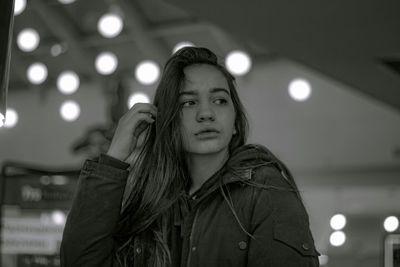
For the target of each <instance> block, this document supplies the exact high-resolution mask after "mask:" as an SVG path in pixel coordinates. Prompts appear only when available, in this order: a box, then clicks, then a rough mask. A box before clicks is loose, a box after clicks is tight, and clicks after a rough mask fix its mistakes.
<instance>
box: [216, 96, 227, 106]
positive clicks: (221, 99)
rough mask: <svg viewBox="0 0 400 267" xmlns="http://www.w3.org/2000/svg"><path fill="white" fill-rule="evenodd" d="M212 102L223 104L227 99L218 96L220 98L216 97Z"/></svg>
mask: <svg viewBox="0 0 400 267" xmlns="http://www.w3.org/2000/svg"><path fill="white" fill-rule="evenodd" d="M214 103H215V104H217V105H223V104H226V103H228V101H227V100H226V99H224V98H220V99H216V100H215V101H214Z"/></svg>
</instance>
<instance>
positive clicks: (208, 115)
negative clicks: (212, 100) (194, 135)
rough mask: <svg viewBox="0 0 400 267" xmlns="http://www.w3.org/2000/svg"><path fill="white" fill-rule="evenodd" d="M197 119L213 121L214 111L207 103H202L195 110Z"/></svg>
mask: <svg viewBox="0 0 400 267" xmlns="http://www.w3.org/2000/svg"><path fill="white" fill-rule="evenodd" d="M197 120H198V121H200V122H202V121H214V120H215V113H214V111H213V110H212V109H211V107H210V106H209V105H203V106H201V107H200V109H199V111H198V112H197Z"/></svg>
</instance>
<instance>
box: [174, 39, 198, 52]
mask: <svg viewBox="0 0 400 267" xmlns="http://www.w3.org/2000/svg"><path fill="white" fill-rule="evenodd" d="M187 46H195V45H194V44H193V43H191V42H187V41H183V42H179V43H177V44H176V45H175V46H174V48H173V49H172V54H175V53H176V52H177V51H178V50H179V49H182V48H184V47H187Z"/></svg>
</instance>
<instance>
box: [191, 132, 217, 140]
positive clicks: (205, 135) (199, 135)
mask: <svg viewBox="0 0 400 267" xmlns="http://www.w3.org/2000/svg"><path fill="white" fill-rule="evenodd" d="M218 135H219V132H218V131H216V130H211V131H210V130H207V131H201V132H199V133H197V134H196V137H197V138H199V139H210V138H215V137H217V136H218Z"/></svg>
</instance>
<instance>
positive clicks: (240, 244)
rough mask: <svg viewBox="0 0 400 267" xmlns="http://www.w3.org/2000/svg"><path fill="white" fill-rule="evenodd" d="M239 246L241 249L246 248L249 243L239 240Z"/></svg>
mask: <svg viewBox="0 0 400 267" xmlns="http://www.w3.org/2000/svg"><path fill="white" fill-rule="evenodd" d="M239 248H240V249H241V250H245V249H246V248H247V243H246V242H245V241H240V242H239Z"/></svg>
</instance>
